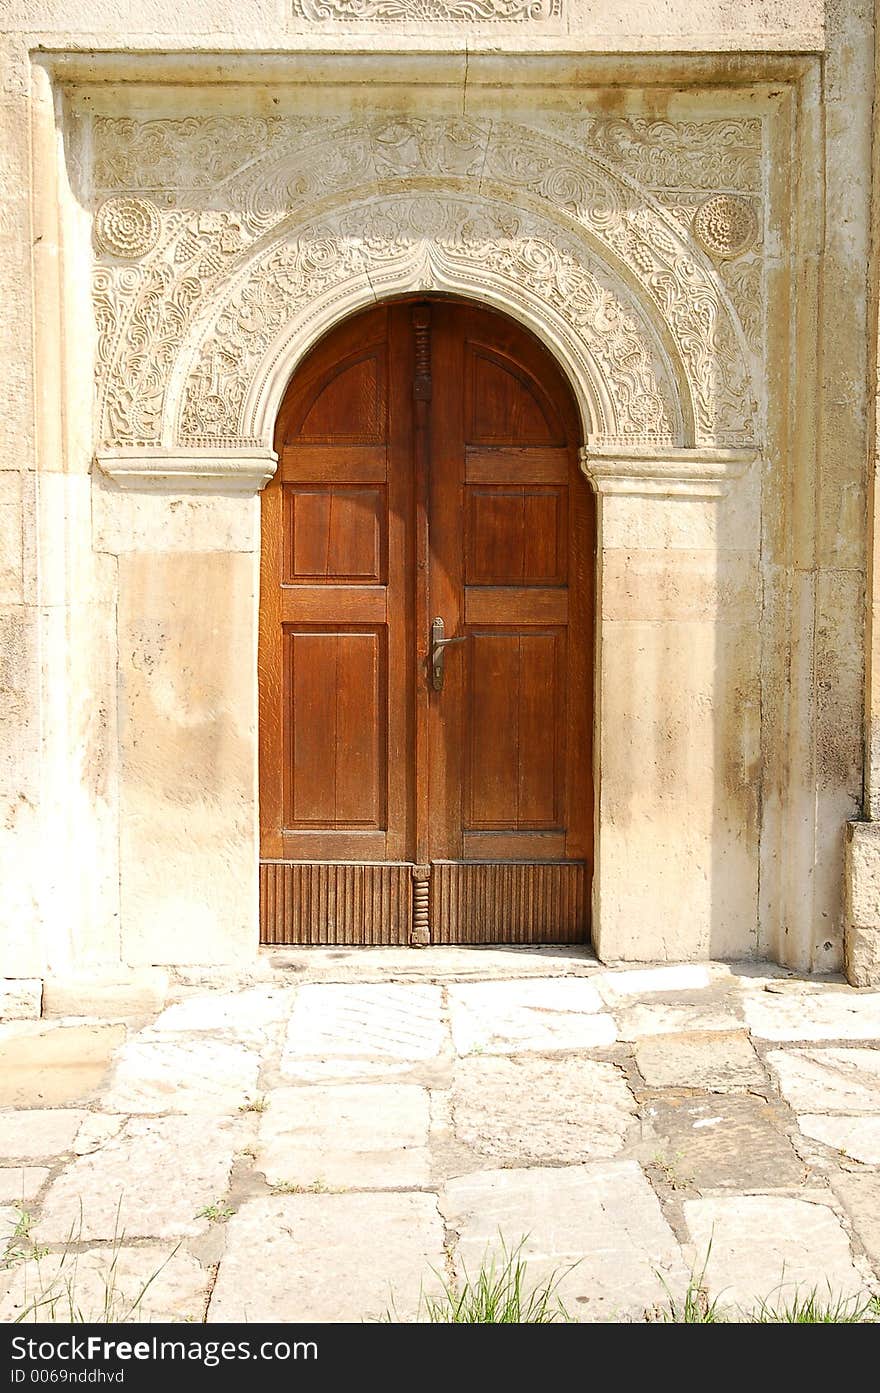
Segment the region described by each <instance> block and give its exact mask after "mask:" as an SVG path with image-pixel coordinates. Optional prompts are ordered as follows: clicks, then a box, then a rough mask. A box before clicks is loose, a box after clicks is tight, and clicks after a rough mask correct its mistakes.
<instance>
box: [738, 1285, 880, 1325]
mask: <svg viewBox="0 0 880 1393" xmlns="http://www.w3.org/2000/svg"><path fill="white" fill-rule="evenodd" d="M748 1319H749V1321H750V1322H751V1323H753V1324H757V1325H867V1324H873V1323H874V1322H875V1321H877V1320H880V1300H878V1299H877V1297H875V1296H866V1295H865V1294H864V1293H859V1294H858V1295H856V1296H835V1294H834V1292H833V1291H832V1290H831V1288H830V1287H829V1288H828V1294H827V1296H824V1297H823V1296H820V1295H819V1289H818V1287H813V1288H812V1289H811V1290H810V1291H808V1292H807V1293H806V1295H803V1296H802V1295H801V1293H800V1292H799V1291H796V1292H795V1294H794V1295H793V1296H792V1297H790V1298H789V1299H788V1300H785V1301H783V1302H782V1303H781V1304H779V1305H774V1304H771V1302H770V1301H761V1302H759V1304H758V1305H757V1306H756V1307H755V1309H754V1311H753V1312H752V1313H751V1315H750V1316H749V1317H748Z"/></svg>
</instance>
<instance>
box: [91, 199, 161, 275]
mask: <svg viewBox="0 0 880 1393" xmlns="http://www.w3.org/2000/svg"><path fill="white" fill-rule="evenodd" d="M160 231H161V223H160V222H159V214H158V212H157V210H156V208H155V206H154V205H153V204H152V203H151V202H150V200H149V199H148V198H126V197H120V198H107V199H105V200H104V202H103V203H102V204H101V206H100V208H99V209H98V212H97V214H96V215H95V242H96V243H97V246H98V249H99V250H100V251H104V252H109V254H110V255H111V256H119V257H122V258H123V259H124V260H125V261H135V260H137V259H138V258H139V257H142V256H146V255H147V254H148V253H149V252H151V251H153V249H154V248H155V247H156V245H157V243H158V241H159V233H160Z"/></svg>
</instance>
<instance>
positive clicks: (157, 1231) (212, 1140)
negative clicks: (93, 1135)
mask: <svg viewBox="0 0 880 1393" xmlns="http://www.w3.org/2000/svg"><path fill="white" fill-rule="evenodd" d="M241 1123H242V1120H241V1119H236V1120H235V1121H230V1120H227V1119H222V1118H213V1117H205V1116H195V1117H151V1118H145V1117H134V1118H132V1119H131V1120H130V1121H129V1122H128V1123H127V1125H126V1126H125V1128H124V1130H123V1131H122V1132H120V1133H119V1135H118V1136H115V1137H112V1138H111V1139H110V1140H109V1141H108V1142H107V1143H106V1144H105V1145H104V1146H102V1147H101V1148H100V1150H98V1151H94V1152H92V1153H91V1154H90V1155H88V1156H79V1157H77V1159H76V1160H75V1161H72V1162H71V1163H70V1164H69V1165H68V1166H67V1167H66V1168H65V1169H64V1170H63V1171H62V1172H61V1174H60V1175H59V1176H58V1177H57V1179H55V1180H54V1181H53V1182H52V1184H51V1185H50V1186H49V1189H48V1191H47V1193H46V1196H45V1198H44V1200H43V1203H42V1207H41V1213H40V1219H39V1223H38V1225H37V1227H36V1230H35V1232H36V1236H37V1238H38V1240H39V1242H41V1243H63V1242H65V1241H66V1239H67V1238H68V1237H69V1235H70V1234H71V1232H73V1234H74V1235H76V1236H77V1238H78V1239H79V1240H82V1241H84V1242H88V1241H89V1240H92V1239H112V1238H114V1237H116V1238H121V1237H123V1236H124V1237H125V1238H129V1239H131V1238H179V1237H183V1236H185V1235H187V1234H197V1233H200V1232H201V1231H202V1230H203V1229H204V1228H205V1225H206V1222H207V1221H206V1220H205V1219H203V1218H198V1217H197V1216H198V1214H199V1211H200V1210H202V1209H204V1208H206V1207H207V1206H209V1205H212V1204H215V1203H217V1202H218V1201H219V1200H221V1199H222V1197H223V1196H224V1195H225V1193H226V1190H227V1188H228V1185H229V1177H230V1174H231V1171H232V1159H233V1154H234V1152H235V1150H236V1148H237V1144H238V1140H239V1137H240V1135H241Z"/></svg>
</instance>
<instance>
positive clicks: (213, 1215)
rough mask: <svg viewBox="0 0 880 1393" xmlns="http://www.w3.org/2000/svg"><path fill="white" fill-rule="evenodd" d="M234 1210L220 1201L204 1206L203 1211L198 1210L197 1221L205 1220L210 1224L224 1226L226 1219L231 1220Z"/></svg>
mask: <svg viewBox="0 0 880 1393" xmlns="http://www.w3.org/2000/svg"><path fill="white" fill-rule="evenodd" d="M234 1213H235V1210H234V1209H233V1208H232V1207H231V1206H230V1205H228V1204H224V1202H223V1201H222V1200H217V1201H215V1203H214V1204H206V1205H205V1207H204V1209H200V1210H199V1212H198V1214H196V1216H195V1217H196V1218H197V1219H207V1220H209V1222H210V1223H212V1224H225V1223H226V1220H227V1219H231V1218H232V1216H233V1214H234Z"/></svg>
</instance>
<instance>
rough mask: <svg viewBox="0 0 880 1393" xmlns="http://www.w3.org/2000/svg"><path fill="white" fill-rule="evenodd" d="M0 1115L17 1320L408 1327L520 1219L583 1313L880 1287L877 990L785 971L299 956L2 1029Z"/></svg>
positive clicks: (565, 952) (573, 954)
mask: <svg viewBox="0 0 880 1393" xmlns="http://www.w3.org/2000/svg"><path fill="white" fill-rule="evenodd" d="M0 1109H2V1111H0V1167H2V1169H0V1224H2V1226H3V1241H6V1239H7V1238H8V1239H9V1244H10V1247H9V1250H8V1252H7V1257H6V1260H5V1264H0V1267H5V1270H2V1271H0V1319H3V1320H7V1321H8V1320H11V1319H14V1318H15V1316H16V1315H17V1314H18V1313H19V1312H20V1311H21V1310H23V1309H26V1308H27V1307H28V1306H29V1304H30V1303H31V1302H32V1301H33V1300H34V1299H35V1297H37V1296H38V1294H39V1293H41V1292H42V1293H43V1294H44V1295H45V1297H46V1298H48V1299H51V1301H52V1304H51V1305H48V1306H44V1307H43V1308H42V1309H41V1312H40V1315H41V1318H43V1319H46V1318H50V1317H51V1316H52V1315H53V1314H54V1317H55V1318H56V1319H59V1320H67V1319H70V1303H71V1300H72V1302H73V1305H74V1306H75V1307H76V1308H77V1309H79V1310H80V1311H81V1312H82V1313H83V1314H85V1315H87V1316H88V1315H92V1316H94V1315H96V1314H100V1311H101V1309H102V1306H103V1304H104V1303H105V1302H106V1301H107V1292H108V1289H110V1293H111V1298H112V1299H111V1300H110V1301H109V1313H110V1314H111V1315H112V1316H113V1317H114V1318H117V1319H118V1318H121V1317H123V1316H124V1315H125V1313H126V1311H127V1310H128V1309H129V1308H130V1305H131V1303H132V1301H134V1299H135V1298H136V1297H137V1295H138V1293H139V1292H140V1290H141V1288H142V1287H143V1285H144V1283H146V1282H147V1281H148V1280H149V1279H150V1278H151V1277H153V1276H154V1274H157V1275H155V1277H154V1280H153V1281H152V1282H151V1283H150V1285H149V1287H148V1288H147V1290H146V1293H145V1294H144V1296H143V1299H142V1301H141V1304H140V1306H139V1307H138V1314H137V1318H138V1319H140V1320H159V1319H165V1320H169V1319H170V1320H181V1321H182V1320H191V1321H202V1320H205V1319H207V1320H209V1321H212V1320H247V1321H252V1322H253V1321H264V1320H277V1321H297V1320H322V1321H330V1320H350V1321H360V1320H373V1319H377V1318H379V1317H381V1316H382V1315H383V1314H384V1313H386V1312H387V1311H388V1310H389V1309H391V1310H393V1312H395V1313H396V1316H397V1318H399V1319H412V1318H413V1317H415V1316H416V1315H417V1314H418V1311H419V1303H420V1297H421V1294H422V1292H423V1291H424V1292H430V1291H432V1290H434V1291H436V1290H438V1289H439V1286H440V1283H441V1281H442V1280H448V1279H450V1278H454V1277H456V1276H458V1277H460V1276H461V1274H462V1272H463V1271H469V1272H475V1271H476V1269H478V1267H479V1265H480V1263H481V1261H482V1260H483V1258H484V1256H485V1255H486V1253H487V1252H488V1251H490V1250H493V1251H497V1250H498V1248H499V1244H500V1242H501V1240H502V1239H503V1240H504V1241H505V1242H506V1244H507V1245H508V1247H512V1246H514V1245H516V1244H518V1243H519V1242H520V1241H521V1240H523V1239H524V1240H525V1254H526V1257H527V1259H528V1262H529V1277H530V1279H534V1280H538V1279H540V1278H541V1277H542V1276H546V1275H548V1274H550V1273H551V1272H553V1271H554V1270H557V1271H561V1270H563V1269H568V1270H567V1271H566V1272H565V1275H564V1276H563V1277H562V1281H561V1285H560V1292H561V1295H562V1297H563V1300H564V1301H565V1303H566V1306H567V1308H568V1309H569V1311H570V1313H571V1314H572V1315H574V1316H575V1317H577V1318H578V1319H582V1320H602V1319H623V1320H642V1319H644V1318H645V1314H646V1312H649V1313H651V1312H652V1311H655V1309H656V1308H657V1307H658V1306H659V1307H662V1306H663V1305H664V1303H666V1302H667V1301H668V1293H672V1294H673V1295H680V1294H681V1293H682V1291H683V1290H684V1288H685V1286H686V1284H687V1281H688V1275H689V1273H690V1272H692V1271H696V1272H697V1273H700V1272H702V1271H703V1269H704V1268H705V1276H704V1282H705V1285H706V1287H707V1288H708V1291H709V1293H710V1295H711V1296H718V1297H719V1298H720V1301H721V1304H722V1305H723V1306H725V1307H727V1308H728V1309H729V1310H730V1311H731V1312H732V1313H735V1312H736V1311H737V1310H738V1309H742V1308H748V1307H750V1306H752V1305H753V1304H754V1303H755V1302H756V1301H757V1300H759V1299H760V1298H770V1299H771V1300H772V1301H775V1302H778V1301H779V1300H781V1299H782V1298H783V1297H784V1296H786V1295H790V1294H791V1293H792V1292H793V1290H794V1289H795V1288H797V1287H800V1289H801V1291H802V1293H803V1292H804V1291H805V1290H807V1289H811V1288H813V1287H818V1288H819V1292H820V1295H821V1294H823V1293H825V1292H826V1291H828V1290H830V1291H832V1292H833V1293H834V1295H835V1297H837V1296H846V1295H848V1294H851V1293H856V1292H877V1291H878V1290H880V1283H878V1278H880V993H878V992H871V991H856V990H854V989H851V988H849V987H847V986H845V985H844V984H843V983H841V982H839V981H837V980H834V981H831V980H824V979H823V980H817V979H800V978H797V977H795V976H793V975H791V974H788V973H786V972H784V971H783V970H781V969H777V968H774V967H770V966H768V965H765V964H760V965H734V966H727V965H723V964H699V965H684V966H678V967H676V966H663V967H649V968H638V969H605V968H603V967H601V966H600V965H599V964H597V963H596V962H595V960H594V959H592V958H591V957H590V956H589V954H588V953H587V952H585V951H583V952H581V951H577V950H571V949H543V950H528V949H517V950H513V949H427V950H425V951H423V952H413V951H411V950H396V949H366V950H359V951H356V952H352V951H344V950H337V949H309V950H293V949H290V950H277V951H273V952H272V953H271V955H267V956H266V957H265V958H264V959H263V960H262V961H261V965H260V969H259V972H258V973H257V974H255V975H254V977H253V978H251V979H250V981H248V982H240V983H237V984H235V985H234V987H233V988H230V984H229V982H228V981H227V983H226V984H225V985H224V984H220V985H217V984H215V985H213V986H211V985H210V984H209V983H208V982H207V981H204V980H203V981H199V978H198V974H197V973H192V974H190V979H189V981H188V982H185V981H178V984H177V986H176V987H175V989H174V991H173V993H172V999H171V1000H170V1002H169V1004H168V1005H167V1006H166V1007H165V1009H164V1010H162V1011H161V1012H160V1013H159V1014H158V1015H156V1014H153V1015H152V1016H151V1017H150V1018H148V1019H143V1018H142V1019H131V1018H129V1019H126V1020H122V1021H111V1020H101V1019H89V1020H84V1019H71V1018H62V1019H58V1020H54V1019H53V1020H43V1021H33V1020H30V1021H28V1020H23V1021H12V1022H9V1023H7V1024H4V1025H2V1026H0ZM34 1245H36V1251H37V1253H38V1254H39V1257H38V1258H34V1257H33V1255H32V1254H33V1249H34ZM29 1254H31V1256H28V1255H29ZM707 1255H708V1256H707ZM70 1293H72V1297H71V1295H70Z"/></svg>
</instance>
